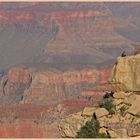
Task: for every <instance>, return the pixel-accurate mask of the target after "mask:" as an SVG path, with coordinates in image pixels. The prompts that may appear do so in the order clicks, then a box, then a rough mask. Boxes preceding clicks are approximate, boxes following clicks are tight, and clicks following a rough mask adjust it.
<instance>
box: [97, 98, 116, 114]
mask: <svg viewBox="0 0 140 140" xmlns="http://www.w3.org/2000/svg"><path fill="white" fill-rule="evenodd" d="M98 106H99V107H103V108H105V109H106V110H108V112H109V114H110V115H112V114H114V113H115V111H114V108H115V105H114V104H113V98H112V97H109V98H104V99H102V100H101V101H100V102H99V103H98Z"/></svg>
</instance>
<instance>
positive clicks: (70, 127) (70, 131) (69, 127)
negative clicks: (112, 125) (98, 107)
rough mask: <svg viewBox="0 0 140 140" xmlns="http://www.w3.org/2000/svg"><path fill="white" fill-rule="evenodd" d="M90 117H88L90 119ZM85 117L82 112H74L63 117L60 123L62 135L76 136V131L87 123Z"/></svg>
mask: <svg viewBox="0 0 140 140" xmlns="http://www.w3.org/2000/svg"><path fill="white" fill-rule="evenodd" d="M88 120H90V119H87V120H86V121H88ZM86 121H85V119H84V118H83V117H82V116H81V112H78V113H75V114H72V115H69V116H67V117H66V118H64V119H62V120H61V121H60V124H59V131H60V135H61V137H63V138H65V137H68V138H74V137H75V136H76V133H77V132H78V131H79V130H80V128H81V127H82V126H83V125H84V124H85V122H86Z"/></svg>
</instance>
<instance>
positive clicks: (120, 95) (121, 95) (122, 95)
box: [113, 91, 126, 99]
mask: <svg viewBox="0 0 140 140" xmlns="http://www.w3.org/2000/svg"><path fill="white" fill-rule="evenodd" d="M125 94H126V93H125V92H123V91H120V92H115V93H114V94H113V97H114V98H116V99H124V98H125V97H126V95H125Z"/></svg>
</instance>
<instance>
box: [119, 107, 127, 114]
mask: <svg viewBox="0 0 140 140" xmlns="http://www.w3.org/2000/svg"><path fill="white" fill-rule="evenodd" d="M126 110H127V108H126V106H122V107H121V108H120V114H121V115H122V116H124V113H125V111H126Z"/></svg>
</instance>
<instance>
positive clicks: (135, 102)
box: [59, 54, 140, 138]
mask: <svg viewBox="0 0 140 140" xmlns="http://www.w3.org/2000/svg"><path fill="white" fill-rule="evenodd" d="M139 66H140V54H137V55H135V56H128V57H119V58H118V59H117V63H116V64H115V66H114V68H113V70H112V74H111V78H110V80H109V81H110V83H111V84H112V85H114V87H115V90H116V91H115V92H112V94H106V96H104V97H103V99H102V100H101V102H99V103H98V105H96V106H94V107H85V108H84V110H83V111H81V112H78V113H75V114H71V115H69V116H67V117H66V118H63V119H62V120H61V122H60V125H59V130H60V134H61V137H69V138H74V137H75V136H76V134H77V132H78V131H79V130H80V128H81V127H82V126H84V125H85V123H86V122H87V121H90V120H91V119H92V118H93V114H94V115H96V117H97V120H98V121H99V123H100V129H99V131H100V132H101V133H106V134H109V136H110V137H111V138H128V137H135V138H139V137H140V108H139V102H140V94H139V93H140V89H139V85H140V82H139V80H138V79H139V76H140V74H139Z"/></svg>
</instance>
